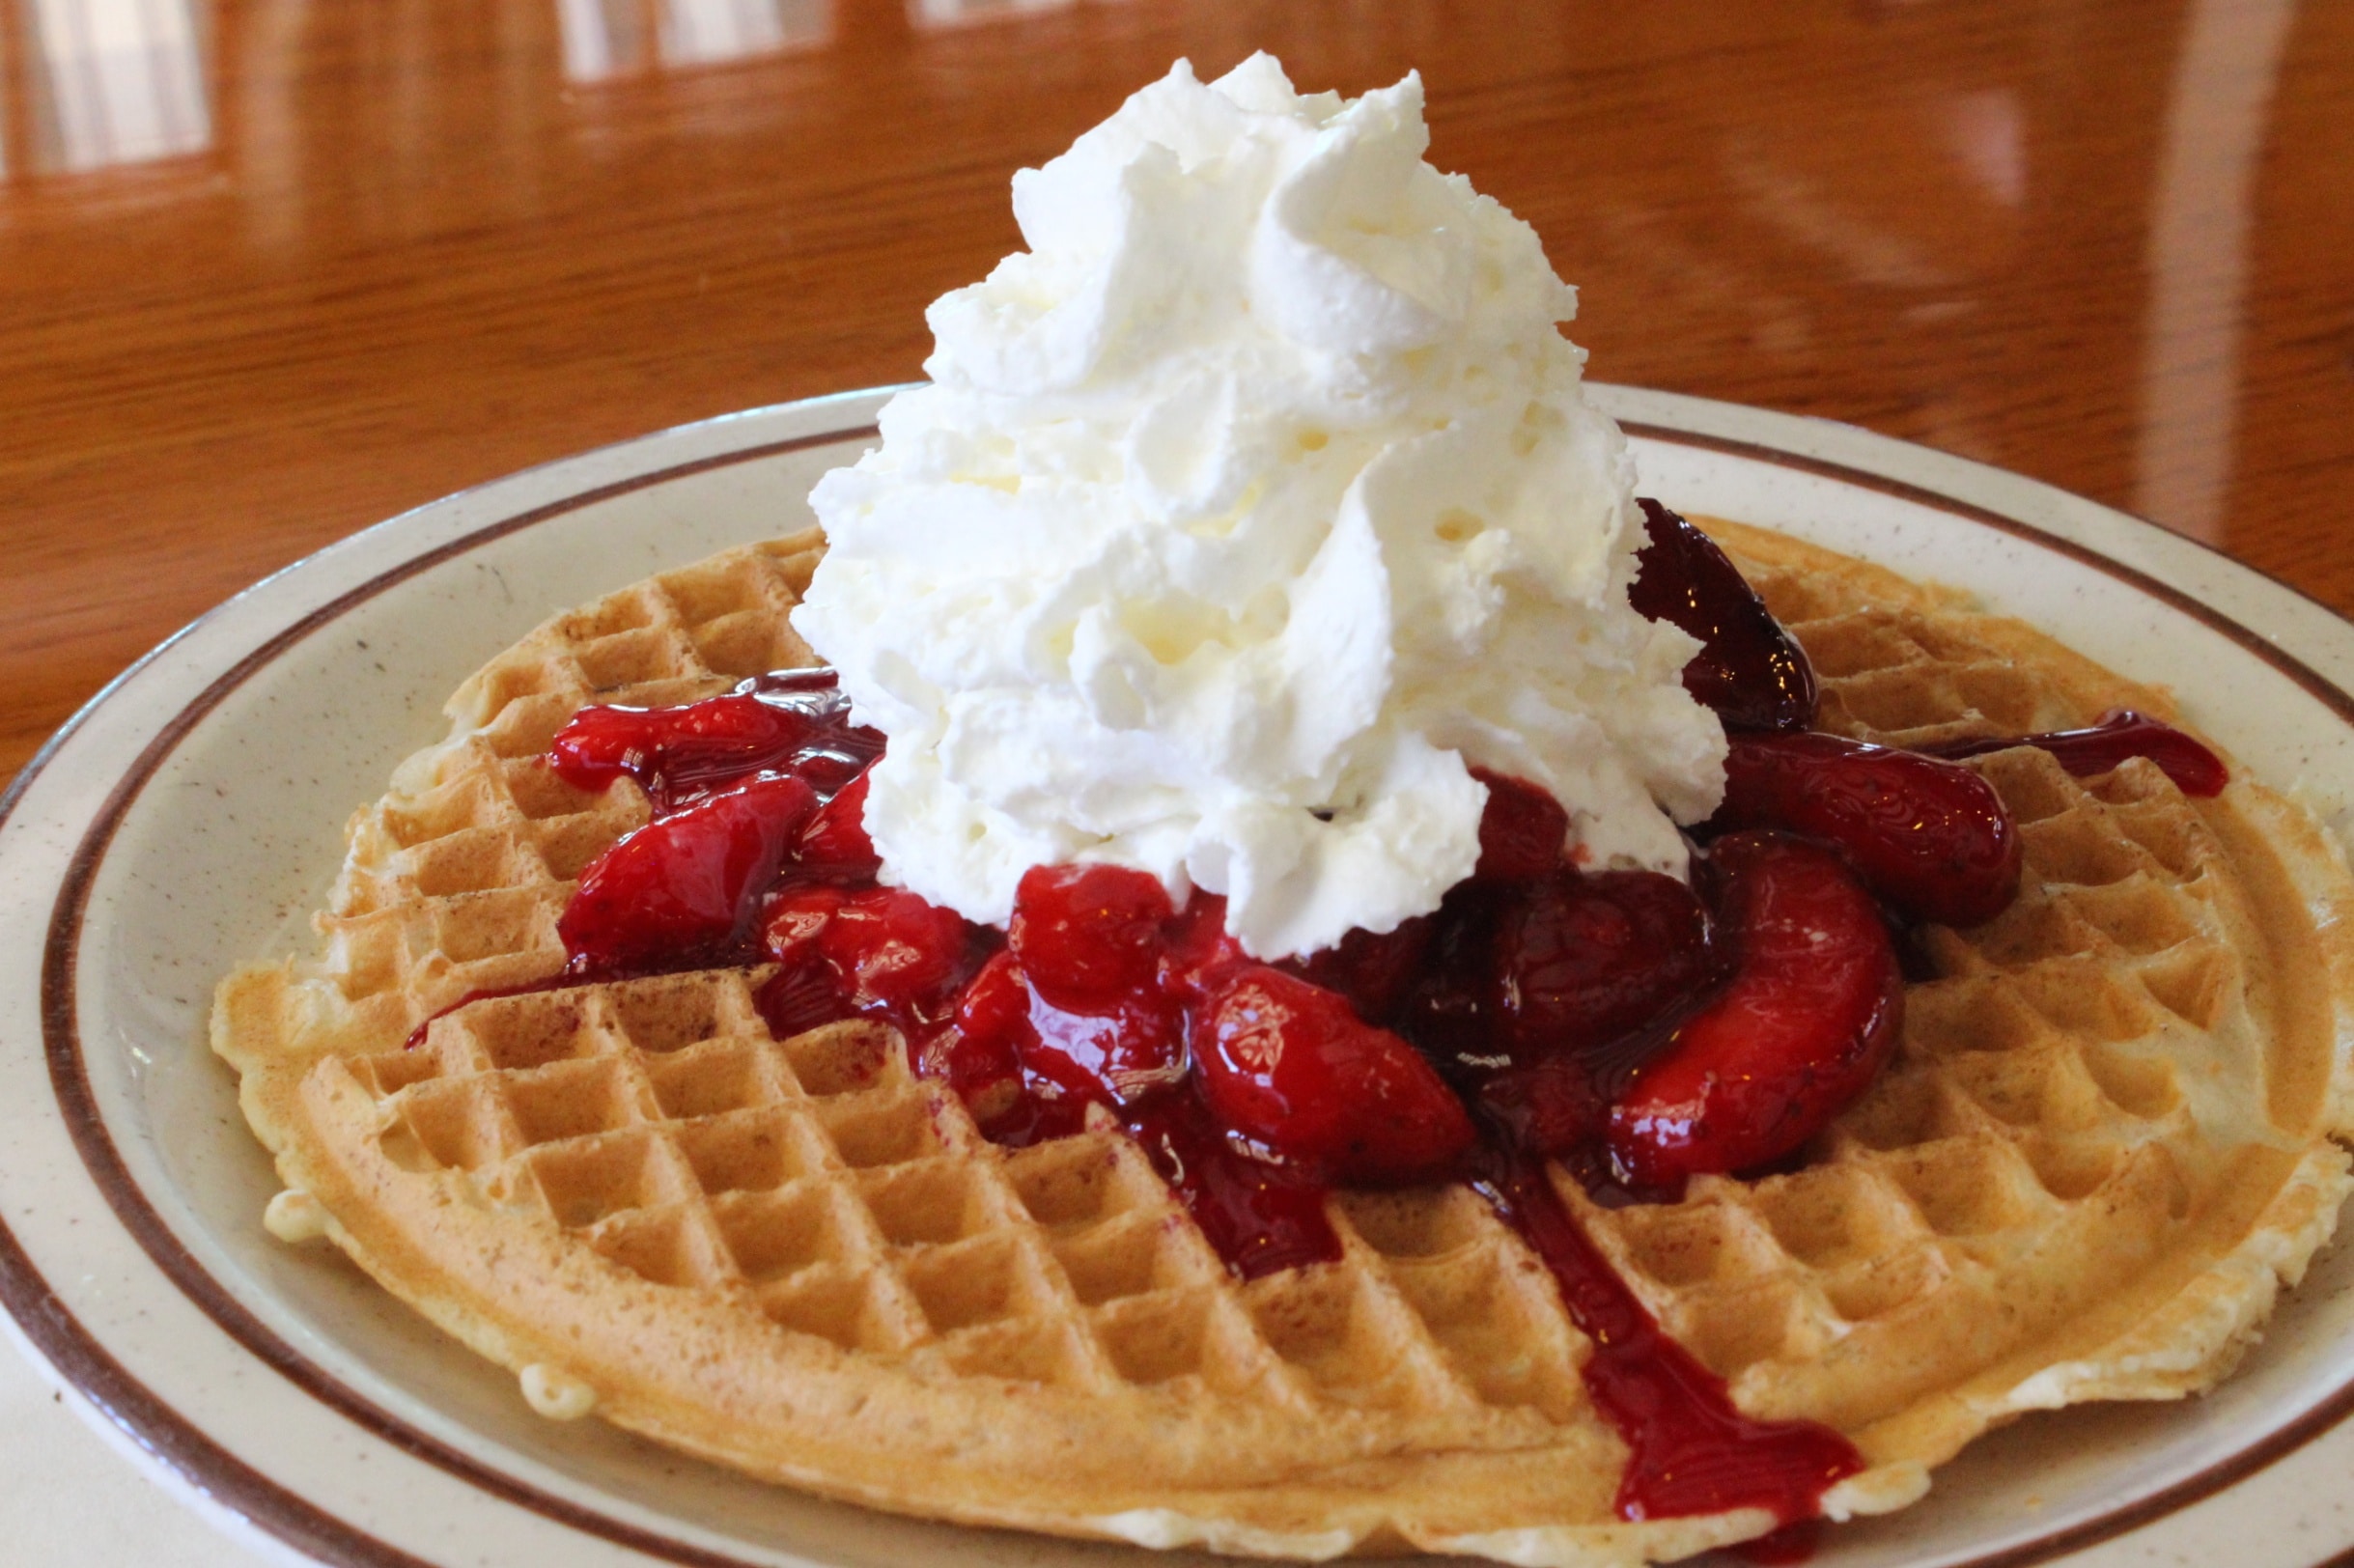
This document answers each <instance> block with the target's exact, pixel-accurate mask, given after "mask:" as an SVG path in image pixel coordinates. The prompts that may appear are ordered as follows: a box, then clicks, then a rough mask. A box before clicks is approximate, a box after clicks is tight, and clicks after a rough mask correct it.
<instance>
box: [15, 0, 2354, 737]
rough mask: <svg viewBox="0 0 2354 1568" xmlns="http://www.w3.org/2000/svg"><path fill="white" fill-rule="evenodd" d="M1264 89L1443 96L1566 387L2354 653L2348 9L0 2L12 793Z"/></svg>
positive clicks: (824, 375) (754, 395)
mask: <svg viewBox="0 0 2354 1568" xmlns="http://www.w3.org/2000/svg"><path fill="white" fill-rule="evenodd" d="M134 15H135V17H136V18H137V19H138V20H137V26H136V27H135V28H133V29H132V30H131V32H130V34H129V36H128V37H127V42H126V35H125V32H124V26H123V23H124V18H126V17H130V16H134ZM109 22H111V24H112V25H111V26H110V25H106V24H108V23H109ZM1260 47H1264V48H1268V49H1272V50H1274V51H1275V52H1276V53H1277V54H1279V55H1280V56H1281V57H1282V59H1283V60H1284V61H1285V63H1286V64H1287V66H1288V67H1289V68H1290V70H1291V71H1292V73H1293V76H1294V78H1295V79H1296V80H1297V81H1298V82H1300V83H1301V85H1302V86H1303V87H1310V88H1326V87H1337V88H1341V89H1344V90H1347V91H1350V92H1357V91H1361V90H1363V89H1365V88H1367V87H1371V86H1376V85H1379V84H1383V83H1386V82H1388V81H1391V80H1393V79H1395V78H1396V77H1397V76H1398V75H1399V74H1401V73H1402V72H1403V71H1405V70H1408V69H1410V68H1412V69H1419V70H1421V72H1422V73H1423V76H1424V79H1425V81H1426V83H1427V86H1428V90H1429V95H1430V121H1431V127H1432V149H1431V156H1432V159H1433V161H1435V162H1436V163H1438V164H1439V165H1440V166H1441V167H1443V168H1447V169H1454V170H1460V171H1463V172H1464V173H1466V174H1468V175H1470V176H1471V179H1472V180H1473V181H1474V182H1476V183H1477V184H1478V185H1479V186H1480V187H1481V188H1482V189H1483V190H1486V191H1488V192H1490V193H1491V194H1493V195H1495V196H1497V197H1498V198H1499V199H1500V200H1502V201H1503V202H1505V203H1506V204H1507V205H1509V206H1510V207H1512V208H1513V209H1514V210H1517V211H1518V212H1520V213H1521V214H1522V215H1523V216H1525V217H1527V219H1528V220H1529V221H1530V222H1532V223H1533V224H1535V226H1536V227H1537V229H1538V230H1539V232H1540V233H1541V234H1542V235H1543V236H1544V238H1545V241H1546V244H1547V246H1548V248H1549V249H1550V251H1551V253H1552V256H1553V259H1554V262H1555V266H1557V267H1558V268H1559V270H1560V271H1561V273H1562V274H1563V275H1564V276H1565V277H1567V278H1569V279H1570V280H1572V281H1573V282H1576V283H1578V284H1580V285H1581V286H1582V289H1583V298H1584V301H1585V305H1584V310H1583V315H1582V317H1581V319H1580V320H1579V322H1577V323H1576V324H1575V325H1574V326H1573V328H1572V329H1571V330H1572V333H1573V335H1574V336H1575V337H1576V338H1577V340H1578V341H1579V342H1581V343H1582V344H1583V345H1585V346H1586V347H1587V348H1588V349H1590V350H1592V355H1593V358H1592V372H1593V374H1594V375H1595V376H1596V377H1597V378H1602V379H1608V380H1614V381H1626V382H1634V383H1638V384H1643V385H1650V386H1659V387H1667V388H1672V389H1675V390H1679V391H1689V392H1698V393H1704V394H1707V395H1709V396H1713V397H1720V398H1729V399H1735V400H1739V401H1742V402H1748V403H1755V404H1762V405H1766V406H1774V407H1780V408H1786V409H1794V410H1798V411H1803V412H1808V413H1817V414H1825V415H1829V416H1832V417H1835V418H1838V419H1844V420H1850V421H1853V422H1855V423H1858V424H1862V425H1865V426H1868V427H1870V428H1872V429H1874V430H1878V431H1883V432H1886V433H1888V434H1893V435H1900V436H1905V437H1908V438H1911V439H1915V440H1920V441H1925V442H1927V443H1929V444H1931V445H1934V446H1939V447H1943V448H1946V449H1948V450H1950V451H1954V452H1959V453H1962V454H1965V455H1967V456H1970V457H1973V458H1979V459H1983V460H1985V461H1987V462H1996V463H2001V464H2004V465H2005V466H2008V467H2011V468H2016V469H2019V470H2022V471H2024V472H2026V473H2029V474H2032V475H2034V476H2036V477H2038V478H2042V479H2047V480H2050V481H2053V482H2054V483H2057V484H2060V485H2062V486H2065V487H2067V488H2069V489H2072V490H2080V491H2083V492H2084V493H2086V494H2088V495H2091V496H2094V497H2097V498H2098V499H2100V500H2103V501H2107V502H2111V503H2114V504H2116V505H2121V506H2125V507H2128V508H2131V509H2133V510H2136V511H2139V512H2141V513H2143V514H2144V515H2145V516H2148V517H2151V518H2155V519H2157V520H2158V521H2160V522H2163V523H2165V524H2167V525H2168V526H2170V527H2174V528H2178V529H2181V530H2183V531H2185V532H2188V533H2192V534H2194V535H2197V536H2199V537H2201V538H2203V539H2206V540H2208V541H2210V542H2212V543H2214V544H2215V545H2217V546H2220V547H2222V548H2223V549H2226V550H2228V551H2229V552H2230V553H2232V554H2234V555H2236V556H2238V557H2240V558H2241V559H2243V560H2246V561H2249V562H2251V563H2253V564H2255V565H2256V566H2258V567H2260V568H2262V569H2264V570H2266V571H2268V572H2271V573H2274V574H2278V575H2280V576H2283V577H2284V578H2286V579H2287V580H2288V581H2290V582H2292V583H2294V584H2296V585H2297V586H2299V587H2301V588H2303V589H2304V590H2306V591H2307V592H2309V593H2312V594H2313V595H2315V596H2317V597H2319V598H2320V599H2322V600H2324V601H2325V602H2329V603H2330V604H2332V605H2334V606H2336V607H2338V608H2340V610H2346V609H2354V551H2350V550H2349V549H2348V548H2347V547H2346V541H2347V539H2348V530H2347V527H2346V519H2347V518H2348V508H2347V502H2346V499H2345V497H2346V494H2347V490H2348V480H2349V478H2354V261H2349V258H2350V257H2354V5H2349V4H2343V3H2338V0H2306V3H2304V4H2299V3H2297V0H1786V3H1781V4H1777V5H1772V6H1751V5H1728V4H1724V3H1723V0H1634V3H1630V0H1595V3H1585V0H1572V3H1560V0H1555V3H1540V0H1525V3H1509V0H1466V3H1461V4H1446V3H1441V0H1386V3H1377V0H1069V3H1057V0H996V3H994V4H987V3H975V0H830V3H828V0H501V3H497V4H489V5H486V4H482V3H479V0H332V3H330V0H150V3H147V4H144V5H141V6H127V5H124V4H120V3H111V0H42V3H40V4H36V3H35V0H0V160H4V168H0V778H4V777H5V776H7V775H8V774H9V773H11V772H13V771H14V770H15V769H17V768H18V767H20V766H21V765H22V763H23V762H24V760H25V759H26V758H27V757H29V756H30V755H31V753H32V752H33V750H34V749H35V748H36V747H37V746H38V745H39V743H40V742H41V741H42V738H43V737H45V736H46V735H47V734H49V733H50V732H51V731H52V730H53V729H55V728H56V726H57V725H58V724H59V723H61V722H62V721H63V720H64V719H65V718H66V717H67V716H68V714H70V712H71V711H72V710H73V708H74V707H75V706H76V705H78V704H79V703H81V702H82V701H84V700H85V699H87V698H88V697H89V696H90V695H91V694H92V693H93V692H94V691H96V690H97V689H98V687H99V686H101V685H102V684H103V683H104V682H105V681H106V680H107V679H108V678H109V677H110V676H112V675H113V674H114V673H116V672H117V671H118V670H120V669H121V668H123V667H124V666H125V665H126V664H127V663H128V662H129V661H130V660H132V659H133V658H136V657H137V656H138V655H139V654H140V653H141V652H142V651H143V650H145V649H147V648H148V647H150V646H152V645H153V644H154V643H155V642H157V641H158V640H160V639H161V638H163V637H164V636H165V635H167V634H168V633H170V632H171V631H172V630H174V629H175V628H177V627H179V626H181V625H182V623H184V622H186V621H187V620H189V619H190V618H192V617H194V616H195V615H197V614H199V613H201V612H202V611H203V610H205V609H206V608H207V607H209V606H210V605H211V604H214V603H216V602H219V601H220V600H222V599H224V598H226V597H227V596H228V595H230V594H231V593H234V592H235V591H236V590H237V589H238V588H240V587H242V586H243V585H245V584H246V583H248V582H251V581H253V580H254V579H256V578H258V577H260V576H262V575H264V574H266V573H268V572H270V571H272V570H273V569H275V568H277V567H280V566H283V565H285V564H287V563H288V562H290V561H293V560H294V559H296V558H298V557H300V556H301V555H303V554H305V553H307V552H309V551H311V550H313V549H316V548H318V547H319V546H322V545H325V544H327V543H329V542H330V541H332V540H334V539H336V538H338V537H340V536H342V535H344V534H347V533H350V531H352V530H354V529H356V528H359V527H362V526H365V525H366V524H368V523H371V522H374V521H377V520H378V519H379V518H384V517H387V516H390V515H391V514H393V513H396V512H398V511H401V510H403V509H404V508H406V507H409V506H413V505H416V504H417V503H419V502H423V501H426V500H430V499H432V498H433V497H434V496H436V495H440V494H443V493H446V492H447V491H450V490H456V489H458V488H460V487H462V486H466V485H471V484H474V483H477V482H479V481H481V480H484V479H488V478H490V477H493V476H495V475H498V474H501V473H505V472H507V471H509V470H511V469H515V468H518V467H521V466H524V465H526V464H529V463H535V462H543V461H546V460H547V459H551V458H556V457H561V456H563V455H565V454H567V453H572V452H576V451H579V450H581V449H583V448H586V447H590V446H595V445H598V444H600V443H602V442H606V441H611V440H616V439H619V438H622V437H625V436H629V435H633V434H639V433H641V432H645V431H649V430H653V429H656V428H658V427H660V426H665V425H670V424H674V423H678V422H680V421H684V420H690V419H698V418H701V417H704V416H706V415H710V414H715V413H719V412H722V411H724V410H727V409H732V408H740V407H744V406H752V405H757V404H765V403H773V402H777V401H780V400H783V399H788V398H798V397H802V396H806V395H809V394H813V393H822V392H829V391H835V390H840V389H844V388H849V387H856V386H865V385H871V384H874V383H877V382H883V381H894V380H902V379H907V378H913V377H915V376H917V375H918V374H919V373H920V366H921V363H922V360H923V356H924V353H925V350H926V348H927V337H926V333H925V330H924V325H923V306H924V304H925V303H926V302H927V301H928V300H930V299H931V298H932V297H933V296H934V295H936V294H939V293H941V292H942V291H944V290H946V289H948V288H951V287H954V286H956V285H959V284H962V283H965V282H967V281H970V280H971V279H973V278H975V277H978V276H979V275H980V274H981V273H982V272H984V271H985V270H986V269H987V268H988V267H989V266H990V265H991V264H992V263H993V262H994V261H995V258H996V257H997V256H998V255H1000V254H1001V253H1003V252H1005V251H1006V250H1008V249H1010V248H1012V247H1013V246H1014V245H1015V244H1016V241H1017V236H1016V233H1015V230H1014V225H1013V221H1012V217H1011V214H1010V211H1009V210H1008V206H1007V199H1006V198H1007V188H1006V182H1007V178H1008V176H1009V175H1011V173H1012V172H1013V171H1014V170H1015V169H1016V168H1018V167H1021V166H1023V165H1024V164H1035V163H1037V162H1039V161H1041V160H1042V159H1044V158H1046V157H1049V156H1051V154H1054V153H1055V152H1057V151H1058V150H1060V149H1061V148H1062V147H1063V146H1064V145H1065V144H1067V143H1068V142H1069V141H1070V139H1071V138H1072V136H1073V135H1075V134H1076V133H1077V132H1078V131H1079V130H1080V129H1082V128H1084V127H1085V126H1088V125H1090V124H1092V123H1094V122H1095V121H1096V120H1098V119H1100V118H1102V117H1103V116H1104V115H1105V114H1107V113H1108V112H1109V111H1110V110H1111V109H1112V108H1113V107H1114V106H1115V105H1116V104H1117V103H1118V102H1119V101H1120V99H1121V98H1122V97H1123V96H1125V95H1126V94H1127V93H1128V92H1130V91H1132V90H1133V89H1135V87H1137V86H1140V85H1141V84H1143V83H1144V82H1145V81H1147V80H1149V79H1151V78H1153V77H1155V76H1157V75H1159V74H1161V73H1162V72H1163V70H1166V69H1167V67H1168V65H1169V62H1170V61H1171V60H1172V59H1174V58H1175V57H1177V56H1179V55H1190V56H1191V58H1192V59H1193V61H1194V62H1195V64H1196V66H1197V67H1198V68H1199V69H1200V70H1201V71H1202V72H1203V73H1204V74H1205V75H1207V74H1210V73H1213V72H1216V71H1219V70H1224V69H1226V68H1227V67H1229V66H1231V65H1233V64H1234V63H1235V62H1236V61H1238V60H1240V59H1241V58H1243V57H1244V56H1245V55H1246V54H1247V53H1248V52H1249V51H1250V50H1252V49H1254V48H1260Z"/></svg>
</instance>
